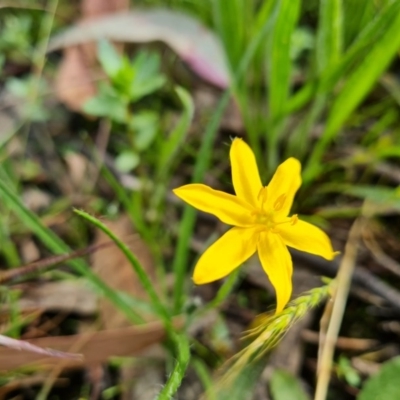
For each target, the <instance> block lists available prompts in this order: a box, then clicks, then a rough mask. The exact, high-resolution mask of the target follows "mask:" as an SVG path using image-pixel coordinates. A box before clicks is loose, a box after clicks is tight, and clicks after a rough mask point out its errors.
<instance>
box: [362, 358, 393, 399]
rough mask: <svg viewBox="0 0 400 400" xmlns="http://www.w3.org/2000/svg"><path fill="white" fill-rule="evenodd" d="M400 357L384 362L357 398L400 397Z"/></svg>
mask: <svg viewBox="0 0 400 400" xmlns="http://www.w3.org/2000/svg"><path fill="white" fill-rule="evenodd" d="M399 377H400V357H396V358H394V359H392V360H390V361H387V362H386V363H384V364H383V366H382V368H381V370H380V371H379V372H378V373H377V374H376V375H374V376H373V377H372V378H370V379H369V380H368V381H367V382H366V383H365V384H364V386H363V388H362V390H361V392H360V393H359V394H358V396H357V400H398V399H400V385H399Z"/></svg>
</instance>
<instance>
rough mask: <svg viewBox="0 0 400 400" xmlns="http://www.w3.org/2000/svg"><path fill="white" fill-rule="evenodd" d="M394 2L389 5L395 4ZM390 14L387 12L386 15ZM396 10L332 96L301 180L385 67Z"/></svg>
mask: <svg viewBox="0 0 400 400" xmlns="http://www.w3.org/2000/svg"><path fill="white" fill-rule="evenodd" d="M399 4H400V2H394V3H393V4H392V6H393V7H394V6H399ZM389 17H390V15H389ZM399 26H400V13H399V12H397V14H395V17H393V16H392V21H391V23H390V24H389V25H387V26H386V27H385V30H384V33H383V34H382V35H381V37H380V38H379V40H378V41H376V43H375V44H374V46H373V47H372V48H371V49H370V50H369V52H368V53H367V54H366V56H365V57H364V58H363V60H362V63H360V64H359V65H358V66H357V68H355V69H354V70H353V72H352V73H351V75H350V76H349V78H348V79H347V80H346V82H345V83H344V85H343V87H342V89H341V91H340V93H339V95H338V96H337V97H336V98H335V100H334V102H333V105H332V107H331V111H330V113H329V115H328V121H327V123H326V126H325V130H324V132H323V134H322V137H321V139H320V140H319V141H318V142H317V143H316V146H315V148H314V150H313V152H312V154H311V157H310V159H309V162H308V164H307V166H306V170H305V171H304V176H303V177H304V181H305V183H307V182H310V181H311V180H312V179H313V178H314V177H315V176H316V175H317V174H318V173H319V171H320V166H321V163H320V161H321V158H322V156H323V154H324V152H325V149H326V148H327V146H328V145H329V143H330V142H331V141H332V140H333V139H334V138H335V137H336V135H337V134H338V132H339V131H340V129H341V128H342V127H343V125H344V123H345V122H346V120H347V119H348V117H349V116H350V115H351V113H352V112H353V111H354V110H355V109H356V108H357V107H358V105H359V104H360V103H361V102H362V101H363V100H364V98H365V97H366V96H367V94H368V93H369V92H370V90H371V89H372V87H373V85H374V84H375V83H376V81H377V80H378V78H379V77H380V76H381V74H382V73H383V72H384V70H385V69H386V68H387V67H388V65H389V63H390V62H391V60H392V59H393V57H394V56H395V54H396V52H397V51H398V49H399V47H400V29H399Z"/></svg>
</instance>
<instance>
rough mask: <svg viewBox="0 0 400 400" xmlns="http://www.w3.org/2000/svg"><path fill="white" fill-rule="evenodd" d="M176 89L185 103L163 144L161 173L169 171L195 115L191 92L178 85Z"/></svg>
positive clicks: (160, 161)
mask: <svg viewBox="0 0 400 400" xmlns="http://www.w3.org/2000/svg"><path fill="white" fill-rule="evenodd" d="M175 90H176V93H177V95H178V97H179V99H180V101H181V103H182V105H183V114H182V116H181V118H180V119H179V122H178V124H177V125H176V127H175V129H174V130H173V131H172V133H171V135H170V137H169V138H168V139H167V140H166V141H165V143H164V144H163V146H162V150H161V154H160V158H159V162H158V171H159V174H165V172H164V171H168V169H169V167H170V165H171V162H172V161H173V159H174V157H175V156H176V153H177V152H178V150H179V148H180V146H181V144H182V143H183V141H184V139H185V136H186V134H187V132H188V130H189V127H190V124H191V123H192V120H193V115H194V103H193V100H192V97H191V96H190V94H189V92H188V91H187V90H185V89H184V88H182V87H177V88H176V89H175Z"/></svg>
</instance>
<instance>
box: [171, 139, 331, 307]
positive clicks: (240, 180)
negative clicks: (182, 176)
mask: <svg viewBox="0 0 400 400" xmlns="http://www.w3.org/2000/svg"><path fill="white" fill-rule="evenodd" d="M230 159H231V166H232V180H233V187H234V189H235V192H236V196H234V195H232V194H228V193H224V192H221V191H219V190H214V189H212V188H210V187H208V186H206V185H202V184H191V185H185V186H181V187H179V188H177V189H175V190H174V193H175V194H176V195H177V196H178V197H180V198H181V199H182V200H184V201H186V202H187V203H189V204H190V205H192V206H193V207H196V208H198V209H199V210H202V211H204V212H207V213H210V214H214V215H215V216H216V217H218V218H219V219H220V220H221V221H222V222H224V223H226V224H228V225H232V226H233V228H232V229H230V230H229V231H228V232H226V233H225V234H224V235H223V236H222V237H221V238H220V239H218V240H217V241H216V242H215V243H213V244H212V245H211V246H210V247H209V248H208V249H207V250H206V251H205V252H204V254H203V255H202V256H201V257H200V259H199V261H198V263H197V265H196V267H195V270H194V275H193V280H194V282H195V283H196V284H204V283H209V282H212V281H215V280H217V279H221V278H223V277H225V276H226V275H228V274H229V273H231V272H232V271H233V270H234V269H235V268H237V267H238V266H239V265H240V264H242V263H243V262H244V261H246V260H247V259H248V258H249V257H251V256H252V255H253V254H254V253H255V252H256V251H257V252H258V256H259V258H260V261H261V265H262V267H263V269H264V271H265V272H266V274H267V275H268V277H269V280H270V281H271V283H272V285H273V286H274V288H275V291H276V298H277V307H276V312H280V311H281V310H282V309H283V308H284V307H285V305H286V303H287V302H288V301H289V300H290V296H291V294H292V271H293V263H292V259H291V256H290V253H289V251H288V249H287V247H286V246H289V247H293V248H295V249H297V250H301V251H306V252H308V253H312V254H316V255H319V256H321V257H323V258H326V259H327V260H332V259H333V258H334V256H335V252H334V251H333V249H332V245H331V242H330V240H329V238H328V236H327V235H326V234H325V233H324V232H323V231H322V230H321V229H319V228H317V227H316V226H314V225H311V224H309V223H307V222H304V221H301V220H299V219H298V218H297V215H293V216H291V217H289V216H288V215H289V211H290V208H291V207H292V203H293V198H294V196H295V194H296V192H297V190H298V189H299V187H300V185H301V175H300V172H301V164H300V162H299V161H298V160H296V159H295V158H289V159H287V160H286V161H285V162H283V163H282V164H281V165H280V166H279V167H278V169H277V170H276V172H275V174H274V176H273V177H272V179H271V182H270V183H269V185H268V186H265V187H263V186H262V184H261V179H260V175H259V172H258V168H257V164H256V159H255V157H254V154H253V152H252V150H251V149H250V147H249V146H248V145H247V144H246V143H245V142H244V141H243V140H241V139H238V138H237V139H234V140H233V143H232V146H231V150H230Z"/></svg>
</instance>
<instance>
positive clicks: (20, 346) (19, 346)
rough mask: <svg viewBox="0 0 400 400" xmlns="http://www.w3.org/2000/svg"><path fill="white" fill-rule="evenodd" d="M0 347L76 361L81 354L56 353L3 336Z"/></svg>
mask: <svg viewBox="0 0 400 400" xmlns="http://www.w3.org/2000/svg"><path fill="white" fill-rule="evenodd" d="M0 345H2V346H5V347H8V348H10V349H14V350H20V351H29V352H31V353H37V354H43V355H45V356H49V357H57V358H68V359H77V360H80V359H82V355H81V354H73V353H65V352H63V351H58V350H52V349H44V348H42V347H39V346H35V345H34V344H31V343H29V342H26V341H24V340H18V339H12V338H10V337H7V336H3V335H0Z"/></svg>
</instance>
